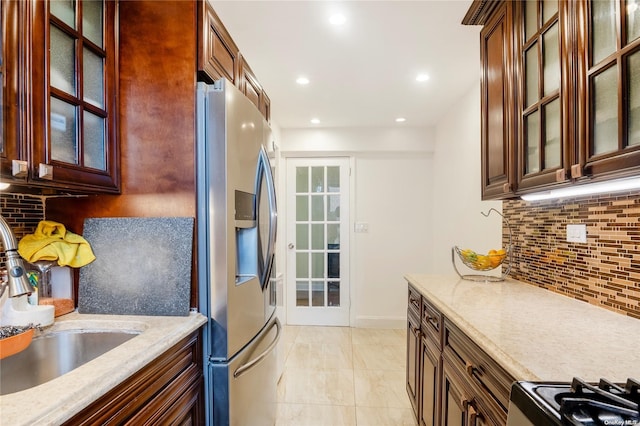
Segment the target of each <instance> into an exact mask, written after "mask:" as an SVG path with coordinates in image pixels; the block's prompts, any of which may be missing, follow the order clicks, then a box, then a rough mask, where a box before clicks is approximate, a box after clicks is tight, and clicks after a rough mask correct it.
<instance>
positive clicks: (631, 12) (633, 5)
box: [627, 0, 640, 44]
mask: <svg viewBox="0 0 640 426" xmlns="http://www.w3.org/2000/svg"><path fill="white" fill-rule="evenodd" d="M638 37H640V0H628V1H627V44H628V43H631V42H632V41H633V40H635V39H637V38H638Z"/></svg>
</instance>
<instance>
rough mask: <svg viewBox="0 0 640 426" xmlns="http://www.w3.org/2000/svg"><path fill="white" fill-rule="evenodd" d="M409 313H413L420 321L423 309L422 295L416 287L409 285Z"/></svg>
mask: <svg viewBox="0 0 640 426" xmlns="http://www.w3.org/2000/svg"><path fill="white" fill-rule="evenodd" d="M407 306H408V314H409V315H413V316H414V317H415V318H418V322H419V321H420V319H419V318H420V313H421V311H422V296H421V295H420V293H419V292H418V290H416V289H415V288H413V287H411V286H409V293H408V303H407Z"/></svg>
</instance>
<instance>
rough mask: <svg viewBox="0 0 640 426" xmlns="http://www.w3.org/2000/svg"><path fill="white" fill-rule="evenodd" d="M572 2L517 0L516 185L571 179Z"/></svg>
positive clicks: (524, 185) (534, 185)
mask: <svg viewBox="0 0 640 426" xmlns="http://www.w3.org/2000/svg"><path fill="white" fill-rule="evenodd" d="M568 4H569V2H563V1H560V2H559V1H557V0H529V1H521V2H518V3H517V7H516V19H515V22H516V25H515V27H516V31H515V40H516V46H517V50H518V52H517V53H518V55H517V57H518V65H517V66H518V69H519V71H520V73H521V76H522V78H521V79H520V84H521V87H520V90H519V93H520V98H519V105H520V109H519V119H518V123H517V128H518V150H517V151H518V153H519V162H518V189H519V190H522V189H525V190H526V189H528V188H533V187H540V186H544V185H549V184H553V183H555V182H563V181H565V180H567V173H566V170H567V169H568V167H570V165H571V163H570V161H569V160H568V158H569V154H570V153H569V143H570V136H569V132H568V131H567V130H565V123H568V122H570V120H571V113H570V111H568V109H567V105H566V103H565V100H566V99H567V98H568V96H569V95H570V93H569V91H570V90H571V89H570V87H568V85H567V84H565V81H566V79H567V72H568V68H569V65H568V64H567V63H566V62H565V61H566V60H567V59H568V57H569V55H568V52H567V50H568V47H567V42H566V40H567V24H566V17H567V8H568Z"/></svg>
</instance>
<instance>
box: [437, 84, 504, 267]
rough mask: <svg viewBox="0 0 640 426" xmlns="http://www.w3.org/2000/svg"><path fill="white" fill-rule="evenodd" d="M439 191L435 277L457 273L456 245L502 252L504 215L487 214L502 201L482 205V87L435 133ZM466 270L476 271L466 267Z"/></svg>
mask: <svg viewBox="0 0 640 426" xmlns="http://www.w3.org/2000/svg"><path fill="white" fill-rule="evenodd" d="M433 163H434V182H436V184H435V186H434V189H433V196H434V202H433V208H434V210H433V222H434V224H435V225H436V226H435V227H434V229H433V239H432V243H433V246H432V247H433V256H432V260H433V263H432V264H431V265H430V266H431V268H430V272H432V273H455V271H454V270H453V267H452V265H451V247H452V246H454V245H458V246H460V247H461V248H467V247H468V248H471V249H473V250H476V251H478V252H486V251H488V250H490V249H491V248H500V246H501V236H502V234H501V232H502V228H501V226H502V222H501V217H500V216H499V215H496V214H495V213H492V214H491V215H490V216H489V217H487V218H485V217H484V216H482V214H481V212H487V211H488V210H489V209H490V208H492V207H493V208H495V209H496V210H498V211H499V212H502V203H501V202H499V201H481V199H480V197H481V187H480V184H481V178H480V167H481V163H480V85H479V83H478V84H477V85H474V86H473V87H471V88H470V89H469V91H468V92H467V94H466V95H465V96H464V97H463V98H461V99H460V101H459V102H458V103H457V104H456V105H454V107H453V108H451V110H449V112H448V113H446V114H445V115H444V116H443V117H442V119H441V120H440V122H439V123H438V126H437V127H436V129H435V153H434V162H433ZM458 265H460V266H461V267H460V272H461V273H463V274H466V273H470V272H471V271H469V270H468V269H466V268H465V267H464V266H463V265H461V264H458Z"/></svg>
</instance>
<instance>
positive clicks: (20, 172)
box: [11, 160, 29, 178]
mask: <svg viewBox="0 0 640 426" xmlns="http://www.w3.org/2000/svg"><path fill="white" fill-rule="evenodd" d="M11 174H12V175H13V177H17V178H23V177H27V175H28V174H29V165H28V164H27V162H26V161H24V160H11Z"/></svg>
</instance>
